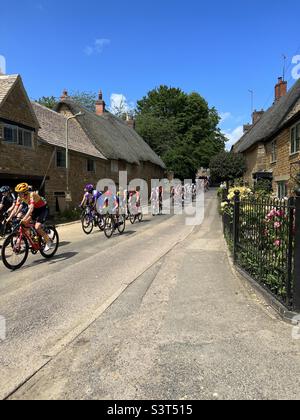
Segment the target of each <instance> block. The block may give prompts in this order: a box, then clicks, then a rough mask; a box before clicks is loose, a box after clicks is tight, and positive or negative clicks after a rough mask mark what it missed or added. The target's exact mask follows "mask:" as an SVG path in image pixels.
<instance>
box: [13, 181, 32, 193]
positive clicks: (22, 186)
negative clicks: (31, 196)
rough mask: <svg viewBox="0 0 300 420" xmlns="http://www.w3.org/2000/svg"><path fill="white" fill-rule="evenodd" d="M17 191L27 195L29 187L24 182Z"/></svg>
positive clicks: (18, 186) (17, 187)
mask: <svg viewBox="0 0 300 420" xmlns="http://www.w3.org/2000/svg"><path fill="white" fill-rule="evenodd" d="M15 191H16V192H17V193H27V192H28V191H29V185H28V184H26V182H23V183H22V184H19V185H17V186H16V189H15Z"/></svg>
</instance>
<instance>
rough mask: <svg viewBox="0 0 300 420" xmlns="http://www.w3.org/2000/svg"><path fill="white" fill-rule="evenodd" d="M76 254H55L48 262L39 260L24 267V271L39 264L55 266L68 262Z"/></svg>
mask: <svg viewBox="0 0 300 420" xmlns="http://www.w3.org/2000/svg"><path fill="white" fill-rule="evenodd" d="M78 254H79V253H78V252H64V253H62V254H56V255H55V256H54V257H53V258H50V259H49V260H47V259H45V258H41V259H39V260H35V261H33V262H32V263H30V264H29V265H26V266H25V267H24V269H29V268H34V267H37V266H38V265H40V264H49V265H53V264H57V263H59V262H64V261H67V260H70V259H71V258H74V257H76V255H78Z"/></svg>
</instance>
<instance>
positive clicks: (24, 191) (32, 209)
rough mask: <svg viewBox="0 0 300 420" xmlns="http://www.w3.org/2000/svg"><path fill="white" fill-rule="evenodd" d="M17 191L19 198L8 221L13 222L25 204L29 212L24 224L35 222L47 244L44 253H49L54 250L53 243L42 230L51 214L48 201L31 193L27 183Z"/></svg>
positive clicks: (21, 185) (23, 221)
mask: <svg viewBox="0 0 300 420" xmlns="http://www.w3.org/2000/svg"><path fill="white" fill-rule="evenodd" d="M15 191H16V193H18V195H19V196H18V199H17V202H16V205H15V208H14V210H13V211H12V212H11V214H10V216H9V218H8V221H10V220H12V218H13V217H14V216H16V215H17V214H18V213H19V211H20V208H21V206H22V205H23V204H25V205H27V206H28V211H27V213H26V214H25V216H24V217H23V218H22V224H24V225H26V224H29V223H30V222H31V220H33V221H34V222H35V229H36V231H37V233H38V234H39V235H40V236H41V237H42V238H43V239H44V241H45V243H46V245H45V248H44V251H45V252H48V251H49V250H50V249H51V248H52V245H53V243H52V241H51V239H50V238H49V236H48V235H47V234H46V232H44V230H43V228H42V225H43V224H44V223H45V221H46V219H47V217H48V214H49V209H48V204H47V201H46V200H45V199H44V198H42V197H40V195H39V194H37V193H36V192H30V188H29V185H28V184H26V183H25V182H24V183H22V184H19V185H17V187H16V189H15Z"/></svg>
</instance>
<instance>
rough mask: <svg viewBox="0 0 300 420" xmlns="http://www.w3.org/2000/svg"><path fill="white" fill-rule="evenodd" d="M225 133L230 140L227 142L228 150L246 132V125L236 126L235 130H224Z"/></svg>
mask: <svg viewBox="0 0 300 420" xmlns="http://www.w3.org/2000/svg"><path fill="white" fill-rule="evenodd" d="M223 134H224V135H225V136H226V137H227V139H228V140H229V141H228V142H227V143H226V148H227V149H228V150H230V149H231V147H232V146H233V145H234V144H235V143H236V142H237V141H238V140H239V139H240V138H241V137H242V136H243V134H244V127H243V126H242V125H240V126H238V127H236V128H234V129H233V130H223Z"/></svg>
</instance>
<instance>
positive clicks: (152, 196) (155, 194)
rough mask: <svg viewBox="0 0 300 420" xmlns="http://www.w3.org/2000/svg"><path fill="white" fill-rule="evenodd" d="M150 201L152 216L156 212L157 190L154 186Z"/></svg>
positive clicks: (155, 214)
mask: <svg viewBox="0 0 300 420" xmlns="http://www.w3.org/2000/svg"><path fill="white" fill-rule="evenodd" d="M150 201H151V204H152V216H157V214H158V191H157V189H156V188H152V192H151V197H150Z"/></svg>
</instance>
